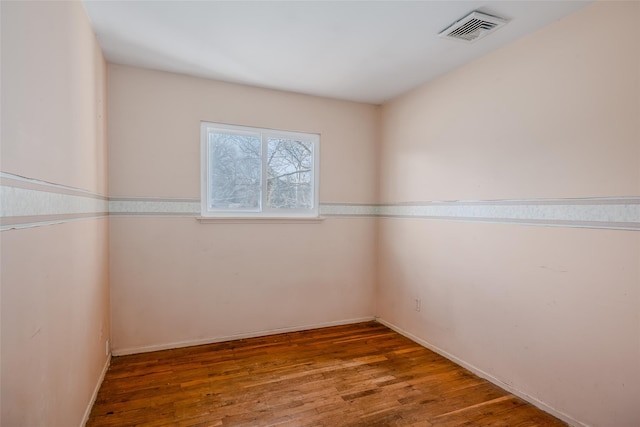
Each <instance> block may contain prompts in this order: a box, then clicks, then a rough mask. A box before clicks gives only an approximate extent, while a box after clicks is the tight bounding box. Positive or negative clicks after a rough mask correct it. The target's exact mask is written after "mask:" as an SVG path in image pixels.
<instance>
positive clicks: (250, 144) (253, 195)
mask: <svg viewBox="0 0 640 427" xmlns="http://www.w3.org/2000/svg"><path fill="white" fill-rule="evenodd" d="M201 139H202V141H201V144H202V203H201V204H202V216H209V217H245V216H246V217H317V216H318V182H319V180H318V171H319V143H320V138H319V135H317V134H305V133H297V132H287V131H276V130H270V129H260V128H250V127H244V126H232V125H223V124H219V123H209V122H202V125H201Z"/></svg>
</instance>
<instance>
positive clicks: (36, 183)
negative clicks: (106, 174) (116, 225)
mask: <svg viewBox="0 0 640 427" xmlns="http://www.w3.org/2000/svg"><path fill="white" fill-rule="evenodd" d="M0 185H2V186H8V187H16V188H25V189H28V190H39V191H46V192H49V193H59V194H69V195H76V196H82V197H91V198H94V199H101V200H108V199H109V197H108V196H106V195H104V194H100V193H96V192H93V191H88V190H84V189H81V188H76V187H70V186H67V185H60V184H54V183H51V182H47V181H41V180H38V179H32V178H26V177H24V176H20V175H14V174H10V173H7V172H0Z"/></svg>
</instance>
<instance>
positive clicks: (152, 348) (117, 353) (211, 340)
mask: <svg viewBox="0 0 640 427" xmlns="http://www.w3.org/2000/svg"><path fill="white" fill-rule="evenodd" d="M373 320H376V319H375V317H374V316H366V317H359V318H356V319H347V320H338V321H334V322H325V323H315V324H312V325H303V326H293V327H290V328H279V329H268V330H263V331H257V332H248V333H245V334H237V335H225V336H221V337H214V338H205V339H200V340H189V341H179V342H174V343H168V344H158V345H149V346H142V347H129V348H120V349H112V354H113V355H114V356H126V355H128V354H137V353H148V352H151V351H159V350H169V349H173V348H182V347H191V346H196V345H204V344H215V343H219V342H225V341H233V340H241V339H245V338H256V337H263V336H267V335H275V334H283V333H286V332H299V331H306V330H309V329H318V328H326V327H329V326H340V325H349V324H352V323H360V322H370V321H373Z"/></svg>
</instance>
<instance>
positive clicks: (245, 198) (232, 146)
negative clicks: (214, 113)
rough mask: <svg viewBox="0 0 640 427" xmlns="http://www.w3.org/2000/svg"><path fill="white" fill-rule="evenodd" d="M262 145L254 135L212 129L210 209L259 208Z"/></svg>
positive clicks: (210, 143)
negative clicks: (219, 131) (220, 131)
mask: <svg viewBox="0 0 640 427" xmlns="http://www.w3.org/2000/svg"><path fill="white" fill-rule="evenodd" d="M260 145H261V144H260V138H259V137H258V136H254V135H242V134H240V135H238V134H231V133H218V132H211V133H209V156H210V157H209V161H210V163H209V165H210V166H209V168H210V171H211V173H210V175H209V177H210V180H211V181H210V186H209V189H210V192H209V209H234V210H258V209H260V199H261V196H260V194H261V187H262V186H261V155H262V151H261V148H260Z"/></svg>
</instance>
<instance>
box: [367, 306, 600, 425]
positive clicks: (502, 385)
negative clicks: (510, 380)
mask: <svg viewBox="0 0 640 427" xmlns="http://www.w3.org/2000/svg"><path fill="white" fill-rule="evenodd" d="M376 321H377V322H379V323H381V324H383V325H385V326H387V327H388V328H390V329H393V330H394V331H396V332H397V333H399V334H400V335H404V336H405V337H407V338H409V339H410V340H411V341H414V342H416V343H418V344H420V345H421V346H423V347H426V348H428V349H429V350H431V351H433V352H435V353H438V354H439V355H441V356H443V357H446V358H447V359H449V360H451V361H452V362H454V363H455V364H457V365H460V366H462V367H463V368H465V369H468V370H469V371H471V372H473V373H474V374H476V375H477V376H479V377H480V378H484V379H485V380H487V381H490V382H492V383H493V384H495V385H497V386H498V387H500V388H501V389H503V390H506V391H508V392H509V393H512V394H514V395H516V396H518V397H519V398H521V399H523V400H526V401H527V402H529V403H531V404H532V405H534V406H536V407H538V408H540V409H542V410H543V411H545V412H547V413H549V414H551V415H553V416H554V417H556V418H559V419H561V420H562V421H564V422H566V423H567V424H569V425H571V426H574V427H588V425H587V424H584V423H582V422H580V421H578V420H576V419H574V418H572V417H570V416H569V415H567V414H565V413H564V412H562V411H559V410H557V409H555V408H552V407H551V406H549V405H547V404H546V403H544V402H541V401H540V400H538V399H536V398H535V397H532V396H529V395H528V394H526V393H523V392H522V391H520V390H518V389H516V388H514V387H513V386H511V385H509V384H506V383H504V382H502V381H501V380H499V379H498V378H496V377H494V376H493V375H491V374H489V373H487V372H485V371H483V370H482V369H479V368H477V367H475V366H473V365H471V364H470V363H467V362H465V361H464V360H461V359H459V358H457V357H456V356H454V355H453V354H451V353H448V352H446V351H445V350H443V349H441V348H439V347H437V346H435V345H433V344H431V343H429V342H427V341H425V340H423V339H421V338H418V337H417V336H415V335H413V334H412V333H410V332H407V331H405V330H404V329H402V328H399V327H397V326H396V325H394V324H393V323H390V322H387V321H386V320H383V319H381V318H379V317H377V318H376Z"/></svg>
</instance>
